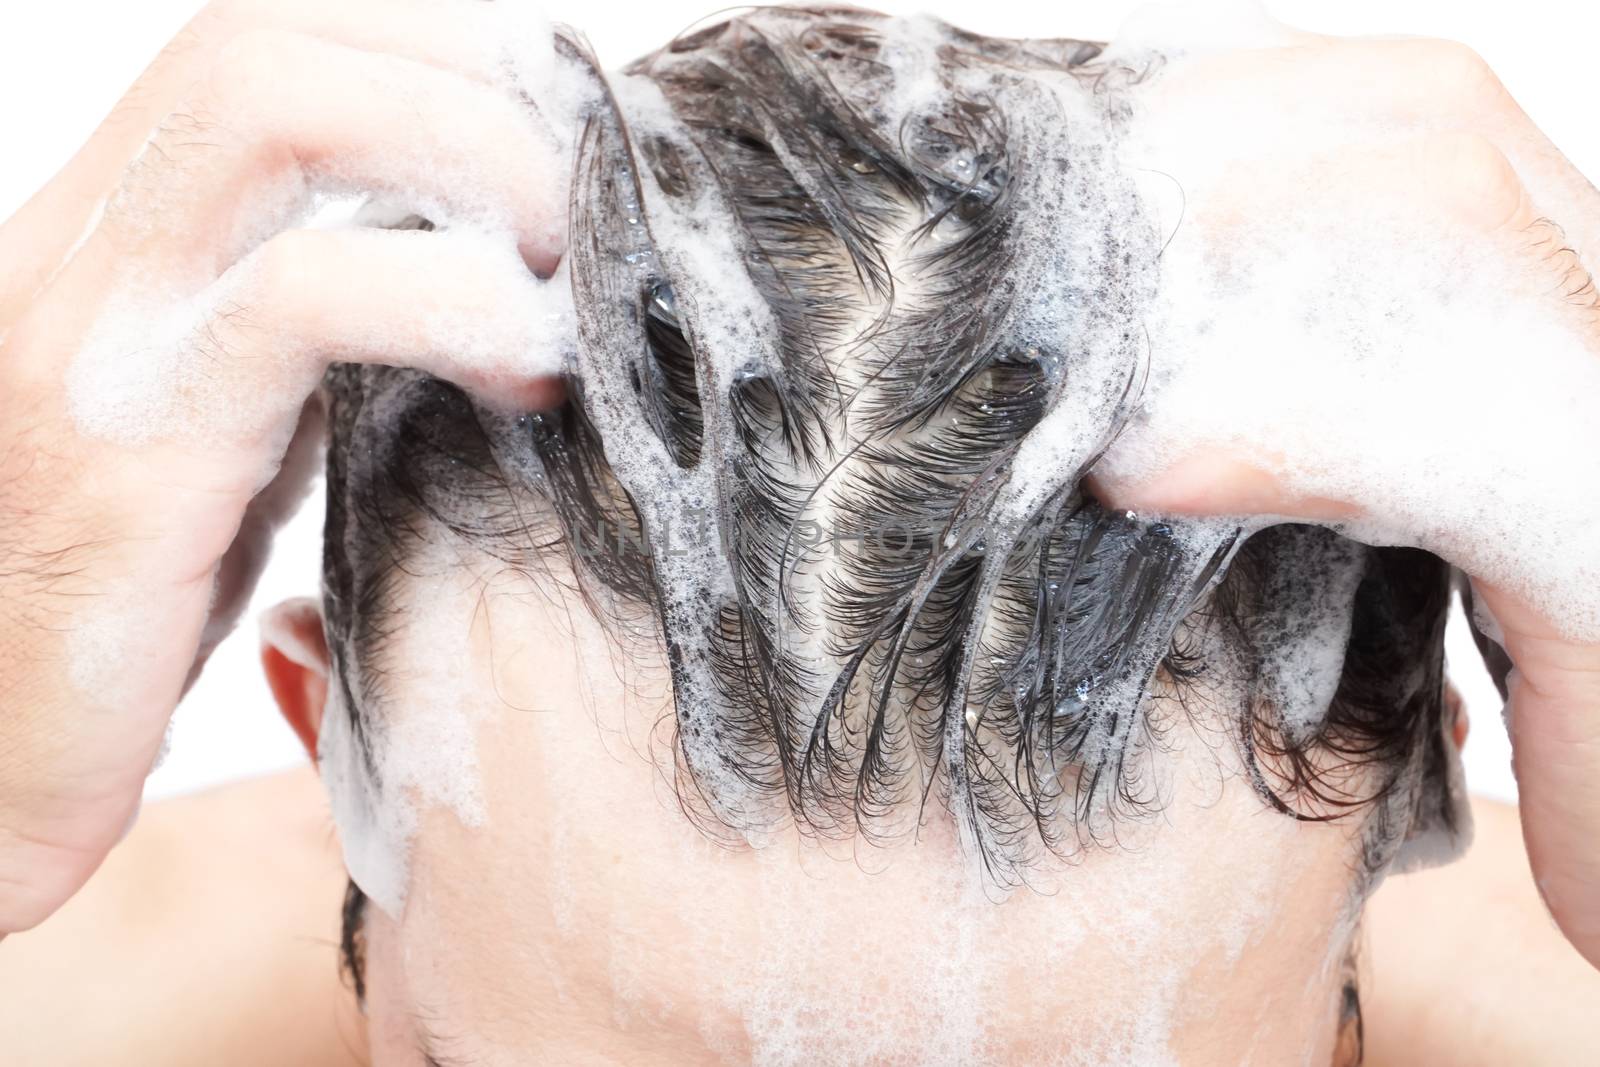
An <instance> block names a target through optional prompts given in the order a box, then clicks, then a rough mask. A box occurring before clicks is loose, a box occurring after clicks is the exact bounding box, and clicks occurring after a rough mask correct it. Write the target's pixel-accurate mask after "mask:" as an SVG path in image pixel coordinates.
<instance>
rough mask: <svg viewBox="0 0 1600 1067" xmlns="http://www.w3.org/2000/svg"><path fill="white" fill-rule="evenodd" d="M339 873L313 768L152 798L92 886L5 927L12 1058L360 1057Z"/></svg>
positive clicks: (3, 1034) (1, 1015) (3, 1004)
mask: <svg viewBox="0 0 1600 1067" xmlns="http://www.w3.org/2000/svg"><path fill="white" fill-rule="evenodd" d="M343 888H344V878H343V866H342V864H341V862H340V858H339V851H338V846H337V844H336V841H335V838H334V833H333V826H332V820H331V819H330V817H329V815H328V812H327V807H326V803H325V801H324V799H323V796H322V791H321V788H320V787H319V785H318V783H317V780H316V778H315V776H314V775H313V774H312V773H311V772H310V771H309V770H304V771H295V772H290V773H287V774H280V775H273V776H271V777H267V778H261V779H257V780H254V781H250V782H244V783H240V784H237V785H231V786H227V787H224V788H221V789H216V790H211V791H208V792H205V793H199V794H196V795H194V796H189V797H182V798H179V799H174V800H168V801H162V802H159V803H156V804H151V805H149V806H148V807H147V808H146V810H145V811H144V813H143V814H142V816H141V817H140V819H139V822H138V824H137V825H136V826H135V827H134V829H133V831H132V832H131V833H130V834H129V835H128V838H127V840H125V841H124V842H123V843H122V844H121V845H120V846H119V847H118V848H117V849H116V850H115V851H113V852H112V854H111V856H110V858H109V859H107V861H106V863H105V865H104V866H103V867H102V868H101V870H100V871H99V873H98V874H97V875H96V876H95V877H94V878H93V879H92V880H91V881H90V882H89V885H88V886H87V887H86V888H85V889H84V891H83V892H82V893H80V894H78V896H76V897H75V898H73V900H72V901H70V902H69V903H68V904H67V905H66V907H64V908H63V909H62V910H61V911H60V912H58V913H57V914H56V915H55V916H53V917H52V918H51V919H49V920H48V921H47V922H45V923H44V924H43V925H41V926H40V927H38V928H37V929H35V930H31V931H28V932H26V933H22V934H17V935H14V936H13V937H11V938H8V939H7V940H6V941H4V942H3V943H0V1045H3V1046H4V1047H5V1048H6V1050H7V1061H8V1062H12V1063H22V1064H33V1063H41V1064H42V1063H49V1064H52V1065H59V1067H71V1065H77V1064H84V1065H88V1064H105V1063H118V1064H127V1065H129V1067H142V1065H146V1064H148V1065H157V1064H159V1065H161V1067H189V1065H194V1067H200V1065H202V1064H203V1065H206V1067H212V1065H215V1064H218V1063H227V1064H237V1065H241V1067H254V1065H257V1064H259V1065H262V1067H266V1065H267V1064H272V1065H279V1064H284V1063H294V1064H306V1065H307V1067H352V1065H357V1064H360V1063H363V1062H365V1053H364V1049H363V1045H362V1042H363V1036H362V1032H363V1028H362V1027H361V1025H360V1023H359V1016H358V1014H357V1012H356V1008H355V1004H354V1002H353V999H352V997H351V996H350V993H349V991H348V990H346V989H345V988H344V986H343V985H342V984H341V981H340V977H339V973H338V955H337V951H336V946H337V943H338V925H339V902H340V899H341V894H342V892H343Z"/></svg>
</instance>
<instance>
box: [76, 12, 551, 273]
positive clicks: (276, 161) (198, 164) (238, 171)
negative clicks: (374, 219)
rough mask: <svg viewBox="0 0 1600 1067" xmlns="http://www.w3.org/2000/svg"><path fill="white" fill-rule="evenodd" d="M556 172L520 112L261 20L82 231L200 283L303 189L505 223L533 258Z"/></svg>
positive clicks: (122, 256)
mask: <svg viewBox="0 0 1600 1067" xmlns="http://www.w3.org/2000/svg"><path fill="white" fill-rule="evenodd" d="M563 176H564V175H563V173H562V169H561V168H560V167H559V165H558V164H557V162H556V159H555V153H554V149H553V146H552V144H551V142H550V141H549V140H548V138H547V137H546V136H545V135H544V134H543V133H542V131H541V130H540V128H539V127H538V125H537V124H536V120H535V119H534V117H533V116H532V115H530V113H529V112H528V111H527V109H526V108H525V107H524V106H522V105H520V104H519V103H517V102H515V101H513V100H511V99H510V98H508V97H507V96H505V95H504V94H501V93H498V92H495V91H493V90H490V89H487V88H484V87H483V86H481V85H477V84H474V83H472V82H470V81H467V80H466V79H463V78H461V77H459V76H457V75H455V74H451V73H448V72H444V71H440V70H437V69H435V68H432V67H427V66H423V65H421V64H418V63H414V62H412V61H410V60H404V59H397V58H394V57H392V56H384V55H377V54H375V53H370V52H363V51H360V50H358V49H353V48H347V47H345V46H342V45H335V44H329V43H327V42H325V41H320V40H318V39H316V38H312V37H306V36H300V35H294V34H283V33H277V32H262V33H252V34H249V35H246V36H242V37H239V38H237V39H235V41H234V42H233V43H232V44H230V45H229V46H228V47H227V49H225V50H224V51H223V53H222V54H221V55H220V57H219V60H218V63H217V65H216V67H215V68H214V70H213V76H212V77H211V78H210V79H209V80H208V81H207V82H206V83H205V85H204V86H203V88H201V89H200V90H199V91H198V92H197V93H196V94H195V95H194V96H193V97H191V98H190V99H189V100H188V101H187V102H186V103H185V104H184V105H183V106H182V107H181V108H180V109H179V111H178V112H176V113H175V114H174V115H173V116H172V118H171V119H169V120H168V122H167V123H166V124H165V125H163V126H162V127H161V129H159V130H158V131H157V132H156V134H155V135H154V136H153V137H152V138H151V140H150V142H149V145H148V146H147V148H146V149H145V151H144V153H143V154H142V155H141V156H140V157H139V159H138V160H137V161H136V162H135V164H134V165H133V166H132V167H130V168H129V169H128V171H127V172H126V173H125V175H124V177H123V180H122V183H121V185H120V186H119V188H118V190H117V192H116V194H115V196H114V197H113V198H112V201H111V203H110V204H109V206H108V207H107V209H106V213H105V218H104V220H103V221H102V222H101V224H100V228H99V230H98V231H97V233H96V237H97V238H104V239H106V240H108V241H109V242H110V244H111V248H110V249H109V250H108V251H109V252H110V253H112V254H114V255H115V257H116V259H117V261H118V262H120V263H123V264H128V265H130V266H131V267H132V268H133V269H135V270H138V271H139V272H141V273H143V274H147V275H148V274H149V273H151V272H152V271H154V272H155V274H156V275H157V276H158V277H163V278H166V277H173V278H188V277H199V278H201V279H203V280H204V281H209V280H211V279H213V278H215V277H217V276H218V275H219V274H221V272H222V270H224V269H225V268H226V267H227V266H228V265H229V264H231V263H232V262H233V261H235V260H236V259H238V258H239V257H240V256H242V255H243V254H244V252H245V251H247V250H248V249H249V248H250V247H252V246H253V245H255V244H256V243H259V241H260V240H261V239H262V238H263V237H264V236H267V235H270V233H271V232H273V231H274V230H276V229H278V228H281V227H282V226H284V225H285V224H286V223H292V221H293V220H294V218H295V216H296V214H297V213H300V212H303V211H304V210H305V209H306V208H307V207H308V206H309V204H310V202H311V198H312V196H313V195H314V194H316V193H326V192H334V193H355V192H365V193H373V194H376V195H378V196H380V197H382V198H384V199H386V200H394V201H395V202H397V203H400V204H401V205H403V206H404V207H406V208H407V209H409V210H413V211H416V212H417V213H418V214H421V215H424V216H425V217H428V218H430V219H432V220H434V221H435V222H440V223H458V224H467V225H472V226H474V227H477V228H481V229H491V230H500V229H505V230H510V231H512V232H514V233H515V234H516V235H517V238H518V240H519V242H520V243H521V246H522V248H523V249H524V251H525V254H526V255H527V256H528V258H529V259H530V261H532V262H534V263H536V264H539V265H542V266H543V268H544V269H549V268H550V267H551V266H552V265H553V262H554V259H555V258H556V257H557V256H558V255H559V252H560V249H561V244H562V241H563V239H564V236H563V235H564V227H563V226H562V224H561V221H560V220H561V216H562V214H563V211H562V209H563V208H564V199H565V198H564V196H563V194H562V192H561V190H562V189H563V188H564V182H563Z"/></svg>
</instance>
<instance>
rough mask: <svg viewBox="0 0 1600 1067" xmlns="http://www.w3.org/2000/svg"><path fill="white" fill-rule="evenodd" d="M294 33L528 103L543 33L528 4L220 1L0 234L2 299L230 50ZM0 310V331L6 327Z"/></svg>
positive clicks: (31, 287)
mask: <svg viewBox="0 0 1600 1067" xmlns="http://www.w3.org/2000/svg"><path fill="white" fill-rule="evenodd" d="M271 30H278V31H283V32H290V33H299V34H304V35H309V36H314V37H319V38H321V39H323V40H326V41H329V42H333V43H338V44H343V45H346V46H348V47H351V48H357V49H362V50H365V51H369V52H374V53H382V54H389V55H393V56H396V57H400V58H406V59H411V60H414V61H416V62H418V63H425V64H428V65H431V66H433V67H436V68H439V69H442V70H449V71H453V72H455V73H458V74H460V75H462V76H464V77H468V78H471V79H474V80H477V81H480V82H482V83H485V84H489V85H494V86H496V87H498V88H500V89H502V90H505V91H510V92H513V93H515V95H517V96H519V97H522V98H532V99H533V100H534V101H535V103H534V105H533V106H539V104H538V101H539V100H540V99H541V97H542V96H543V95H544V94H543V92H542V91H541V87H540V84H539V83H540V82H541V80H542V73H541V72H542V71H545V70H547V69H548V66H549V50H550V40H551V38H550V32H549V28H548V24H547V23H546V22H545V21H544V19H543V17H542V16H541V15H540V14H538V12H537V10H536V9H535V8H534V7H533V6H532V5H528V4H507V3H479V2H474V0H341V2H337V3H326V2H323V0H229V2H218V3H212V4H210V5H209V6H207V7H206V8H205V9H204V10H203V11H202V12H201V13H200V14H199V15H197V16H196V17H195V18H194V19H193V20H192V21H191V22H190V23H189V25H188V26H186V27H185V28H184V30H183V31H182V32H180V33H179V34H178V36H177V37H176V38H174V40H173V41H172V42H171V43H170V44H169V45H168V46H167V47H166V48H165V49H164V50H163V51H162V52H161V54H160V55H159V56H157V57H156V59H155V60H154V61H153V62H152V63H151V65H150V67H149V68H148V69H147V70H146V71H145V72H144V73H143V74H142V75H141V76H140V78H139V79H138V81H136V82H135V83H134V85H133V86H132V87H131V88H130V89H129V90H128V92H127V93H126V94H125V95H124V97H123V98H122V100H121V101H120V102H119V103H118V104H117V106H116V108H115V109H114V110H113V111H112V113H111V114H110V116H109V117H108V118H107V120H106V121H105V122H104V123H103V124H102V125H101V126H100V128H99V129H97V130H96V131H95V133H94V134H93V135H92V136H91V137H90V139H89V140H88V142H87V143H86V144H85V145H84V147H83V148H82V149H81V150H80V151H79V152H78V153H77V154H76V155H75V156H74V157H73V159H72V160H71V161H70V162H69V163H68V164H67V165H66V166H65V167H64V168H63V169H62V171H61V173H60V174H58V175H57V176H56V178H55V179H54V180H52V181H51V182H50V184H49V185H47V186H45V187H44V188H43V189H42V190H40V191H39V193H38V194H36V195H35V196H34V197H33V198H32V199H31V200H30V201H29V202H28V204H27V205H26V206H25V207H24V208H23V209H22V210H21V211H19V212H18V213H17V215H16V216H15V217H14V218H13V219H12V220H11V222H10V223H8V226H7V228H8V230H9V229H11V228H13V227H15V228H16V229H17V230H18V231H25V235H26V238H27V239H26V240H25V241H21V242H19V247H23V248H25V249H27V250H28V251H29V253H30V255H29V257H28V261H27V262H26V263H20V262H10V263H7V264H5V265H4V266H3V267H0V272H3V273H4V274H5V275H7V276H11V277H13V278H15V279H16V284H11V285H8V286H7V287H6V288H7V291H16V292H22V293H25V294H32V293H34V292H36V291H37V290H38V289H39V288H40V286H41V285H43V284H44V282H45V281H46V279H47V278H48V277H49V276H50V275H51V274H52V273H54V272H55V271H56V270H57V269H58V268H59V266H60V264H61V263H62V261H63V259H64V258H65V256H66V255H67V253H68V251H69V250H70V249H71V248H72V247H73V245H74V244H75V243H76V241H77V240H78V238H79V237H80V235H81V234H82V233H83V232H84V230H85V228H86V225H88V224H89V223H90V222H92V220H93V218H94V216H95V213H96V211H97V210H98V209H99V205H101V204H102V203H103V202H104V200H105V198H106V197H107V195H108V194H109V193H110V192H111V190H112V188H113V187H114V185H115V184H116V182H117V180H118V178H119V176H120V175H121V173H122V172H123V170H125V169H126V168H127V166H128V164H129V161H130V160H132V159H133V158H134V157H135V156H136V155H137V154H138V153H139V152H140V151H141V150H142V149H143V148H144V145H145V142H146V140H147V139H148V137H149V136H150V131H151V130H152V129H154V128H156V127H157V126H159V125H160V124H161V123H162V122H163V121H164V120H165V119H167V117H168V116H170V115H171V114H172V113H173V112H174V111H175V110H176V109H177V108H178V106H179V104H180V102H181V100H182V98H183V97H184V96H185V95H186V94H188V93H189V91H190V90H191V89H192V87H193V86H194V85H195V84H196V83H197V82H199V81H201V80H202V79H203V78H204V76H205V75H206V72H207V71H208V70H210V69H211V68H212V67H213V66H215V64H216V62H217V58H218V54H219V53H220V52H222V51H223V50H224V49H225V48H227V47H228V45H229V44H230V42H232V41H234V40H235V39H236V38H238V37H239V36H241V35H245V34H248V33H250V32H252V31H271ZM11 317H12V316H10V315H7V314H5V308H4V307H3V306H0V320H4V321H9V319H10V318H11Z"/></svg>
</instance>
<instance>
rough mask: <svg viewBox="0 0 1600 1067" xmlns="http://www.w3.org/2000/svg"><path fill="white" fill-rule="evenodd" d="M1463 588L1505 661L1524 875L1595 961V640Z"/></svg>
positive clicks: (1598, 656)
mask: <svg viewBox="0 0 1600 1067" xmlns="http://www.w3.org/2000/svg"><path fill="white" fill-rule="evenodd" d="M1473 584H1474V590H1475V591H1476V592H1477V593H1478V595H1479V596H1480V597H1481V598H1482V600H1483V601H1484V603H1485V604H1486V605H1487V606H1488V607H1489V609H1490V610H1491V611H1492V613H1493V616H1494V618H1495V620H1496V623H1497V624H1498V626H1499V629H1500V631H1501V634H1500V635H1499V637H1500V639H1501V640H1503V641H1504V643H1505V646H1506V651H1507V652H1508V653H1509V654H1510V656H1511V660H1512V662H1513V663H1514V664H1515V668H1514V669H1513V670H1512V672H1511V674H1510V676H1509V678H1508V680H1507V681H1508V686H1507V688H1508V697H1507V700H1508V704H1507V716H1508V725H1509V727H1510V732H1511V743H1512V764H1513V767H1514V769H1515V770H1516V775H1517V792H1518V803H1519V807H1520V809H1521V816H1522V826H1523V837H1524V839H1525V840H1526V841H1527V846H1528V859H1529V862H1530V863H1531V865H1532V867H1533V873H1534V878H1535V881H1536V882H1537V884H1538V886H1539V892H1540V893H1541V894H1542V895H1543V896H1544V899H1545V903H1546V904H1547V905H1548V906H1549V908H1550V912H1551V914H1552V915H1553V916H1554V917H1555V920H1556V923H1557V924H1558V925H1559V926H1560V927H1561V930H1562V932H1563V933H1564V934H1565V935H1566V936H1567V938H1568V940H1570V941H1571V942H1572V943H1573V945H1574V946H1575V947H1576V948H1577V949H1578V951H1579V952H1580V953H1582V954H1583V956H1584V958H1585V959H1587V960H1588V961H1589V962H1590V963H1592V964H1594V965H1595V966H1597V967H1600V644H1592V643H1591V644H1585V643H1583V642H1580V641H1575V640H1573V639H1571V638H1570V637H1569V636H1568V635H1565V634H1563V633H1561V632H1559V630H1558V629H1557V628H1556V627H1554V626H1552V625H1551V624H1550V623H1549V622H1548V621H1546V620H1545V619H1544V618H1543V617H1541V616H1540V614H1539V613H1538V612H1535V611H1533V610H1532V609H1530V608H1528V607H1527V606H1526V605H1525V604H1524V603H1522V602H1521V601H1519V600H1518V599H1517V598H1515V597H1513V596H1510V595H1509V594H1507V593H1505V592H1503V591H1501V590H1499V589H1496V588H1494V587H1492V586H1489V585H1486V584H1484V583H1481V582H1474V583H1473Z"/></svg>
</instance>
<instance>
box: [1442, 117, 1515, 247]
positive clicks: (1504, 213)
mask: <svg viewBox="0 0 1600 1067" xmlns="http://www.w3.org/2000/svg"><path fill="white" fill-rule="evenodd" d="M1424 153H1425V158H1424V170H1425V173H1426V174H1427V176H1428V178H1429V184H1430V186H1432V188H1433V190H1434V192H1435V193H1436V194H1437V196H1438V197H1439V200H1440V202H1441V203H1442V205H1443V206H1444V207H1445V208H1446V209H1448V210H1451V211H1453V212H1454V213H1456V214H1457V215H1459V216H1460V217H1461V218H1462V219H1463V220H1464V221H1468V222H1472V223H1475V224H1477V225H1479V226H1481V227H1483V228H1485V229H1498V228H1500V227H1502V226H1505V225H1507V224H1508V223H1510V222H1512V221H1513V219H1514V218H1515V216H1516V215H1517V213H1518V211H1519V209H1520V207H1521V206H1522V200H1523V189H1522V180H1521V179H1520V178H1519V177H1518V176H1517V172H1516V168H1514V167H1513V166H1512V165H1511V161H1510V160H1509V159H1507V158H1506V156H1505V153H1503V152H1501V151H1500V149H1499V148H1497V147H1496V146H1495V144H1494V142H1493V141H1490V140H1489V139H1488V138H1487V137H1484V136H1482V135H1481V134H1477V133H1469V132H1456V133H1446V134H1440V135H1438V136H1436V137H1433V138H1430V139H1429V140H1428V142H1427V143H1426V145H1425V148H1424Z"/></svg>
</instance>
